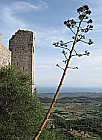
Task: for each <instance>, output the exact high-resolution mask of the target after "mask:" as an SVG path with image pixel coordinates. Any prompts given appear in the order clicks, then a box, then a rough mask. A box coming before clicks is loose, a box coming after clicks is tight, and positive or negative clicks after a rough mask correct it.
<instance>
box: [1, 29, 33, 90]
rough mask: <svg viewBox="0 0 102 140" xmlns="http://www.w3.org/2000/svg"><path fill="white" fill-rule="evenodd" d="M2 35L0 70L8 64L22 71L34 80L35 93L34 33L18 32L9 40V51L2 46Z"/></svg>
mask: <svg viewBox="0 0 102 140" xmlns="http://www.w3.org/2000/svg"><path fill="white" fill-rule="evenodd" d="M1 44H2V43H1V35H0V68H1V67H3V66H6V65H8V64H11V65H13V66H14V67H15V68H16V69H17V70H22V71H24V73H27V74H29V75H30V76H31V78H32V88H33V91H34V48H35V46H34V44H35V37H34V34H33V32H32V31H27V30H18V31H17V32H16V33H15V35H13V36H12V37H11V39H10V40H9V50H8V49H7V48H6V47H4V46H2V45H1Z"/></svg>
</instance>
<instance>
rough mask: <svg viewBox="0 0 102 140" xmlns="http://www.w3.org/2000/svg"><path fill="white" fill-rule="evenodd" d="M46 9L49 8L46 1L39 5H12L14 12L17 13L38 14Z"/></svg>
mask: <svg viewBox="0 0 102 140" xmlns="http://www.w3.org/2000/svg"><path fill="white" fill-rule="evenodd" d="M46 8H48V5H47V3H46V2H44V1H39V3H37V4H34V3H30V2H25V1H16V2H13V3H12V10H13V11H14V12H16V13H25V12H30V11H35V12H37V11H40V10H42V9H46Z"/></svg>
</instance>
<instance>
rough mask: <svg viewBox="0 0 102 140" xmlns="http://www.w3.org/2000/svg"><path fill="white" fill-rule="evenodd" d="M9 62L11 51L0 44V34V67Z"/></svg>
mask: <svg viewBox="0 0 102 140" xmlns="http://www.w3.org/2000/svg"><path fill="white" fill-rule="evenodd" d="M9 64H11V52H10V51H9V50H8V49H7V48H6V47H5V46H2V43H1V34H0V68H1V67H3V66H6V65H9Z"/></svg>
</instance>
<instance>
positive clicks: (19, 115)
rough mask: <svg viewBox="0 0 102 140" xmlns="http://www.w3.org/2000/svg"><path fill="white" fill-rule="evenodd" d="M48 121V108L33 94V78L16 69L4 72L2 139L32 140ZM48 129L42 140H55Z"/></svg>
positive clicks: (0, 72)
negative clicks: (46, 112) (46, 120)
mask: <svg viewBox="0 0 102 140" xmlns="http://www.w3.org/2000/svg"><path fill="white" fill-rule="evenodd" d="M43 118H44V108H43V107H42V104H41V103H40V101H39V99H38V98H37V97H36V96H33V95H32V92H31V78H30V77H29V76H28V75H25V74H24V73H23V72H21V71H16V70H15V69H14V68H13V67H11V66H9V67H5V68H1V69H0V139H5V140H6V139H7V140H23V139H25V140H32V137H33V136H34V135H35V134H36V132H37V130H38V128H39V127H40V124H41V121H42V120H43ZM55 136H56V135H55V133H54V132H53V131H48V130H46V129H45V130H44V131H43V133H42V135H41V136H40V139H41V140H48V139H49V140H55Z"/></svg>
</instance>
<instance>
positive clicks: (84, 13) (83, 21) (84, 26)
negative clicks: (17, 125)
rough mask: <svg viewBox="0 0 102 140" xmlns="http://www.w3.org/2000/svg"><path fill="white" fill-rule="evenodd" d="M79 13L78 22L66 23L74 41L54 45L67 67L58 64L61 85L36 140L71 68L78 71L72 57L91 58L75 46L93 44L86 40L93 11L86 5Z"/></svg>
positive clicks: (36, 139) (37, 136)
mask: <svg viewBox="0 0 102 140" xmlns="http://www.w3.org/2000/svg"><path fill="white" fill-rule="evenodd" d="M77 13H78V21H76V20H74V19H71V20H69V19H68V20H67V21H65V22H64V25H65V26H66V27H67V28H68V29H70V30H71V32H72V33H73V37H72V40H71V41H68V42H64V41H62V40H61V41H60V42H55V43H53V45H54V46H55V47H59V48H62V49H63V51H62V53H63V55H64V57H65V60H64V61H63V62H64V64H65V67H64V68H63V67H61V66H59V65H58V64H57V66H58V67H59V68H61V69H62V70H63V74H62V77H61V80H60V83H59V85H58V88H57V91H56V93H55V96H54V99H53V101H52V103H51V106H50V108H49V110H48V112H47V114H46V117H45V119H44V120H43V122H42V124H41V126H40V128H39V130H38V132H37V133H36V135H35V138H34V140H38V138H39V136H40V134H41V133H42V130H43V128H44V127H45V124H46V123H47V121H48V118H49V116H50V113H51V112H52V109H53V107H54V105H55V102H56V99H57V97H58V95H59V93H60V89H61V87H62V83H63V81H64V78H65V75H66V73H67V70H68V69H70V68H71V69H78V67H70V61H71V59H72V57H75V56H78V57H81V56H83V55H86V56H89V54H90V53H89V51H87V50H85V52H84V53H77V51H76V48H75V46H76V45H77V44H78V43H81V42H82V43H85V44H88V45H91V44H93V42H92V40H91V39H89V40H88V42H87V41H86V38H85V34H86V33H88V32H89V31H90V30H92V29H93V25H92V19H89V16H90V14H91V11H90V9H89V7H88V6H87V5H84V6H82V7H80V8H78V9H77ZM69 44H71V47H69Z"/></svg>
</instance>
